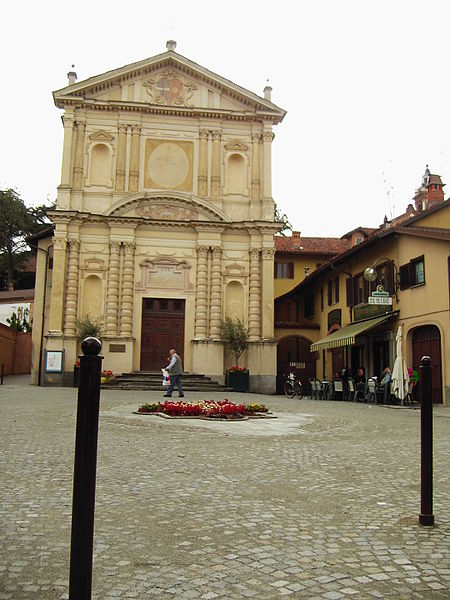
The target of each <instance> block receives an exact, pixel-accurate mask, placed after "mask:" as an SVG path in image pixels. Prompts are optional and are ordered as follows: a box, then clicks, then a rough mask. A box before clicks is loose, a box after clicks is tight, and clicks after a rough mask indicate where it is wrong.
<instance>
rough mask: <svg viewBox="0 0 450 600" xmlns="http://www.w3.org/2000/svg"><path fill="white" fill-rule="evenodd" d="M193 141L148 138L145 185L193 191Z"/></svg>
mask: <svg viewBox="0 0 450 600" xmlns="http://www.w3.org/2000/svg"><path fill="white" fill-rule="evenodd" d="M193 155H194V144H193V142H180V141H175V140H173V141H168V140H147V141H146V143H145V174H144V187H146V188H148V189H154V190H155V189H167V190H168V189H171V190H179V191H183V192H192V182H193V175H192V174H193Z"/></svg>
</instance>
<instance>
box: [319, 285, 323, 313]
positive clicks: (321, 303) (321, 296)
mask: <svg viewBox="0 0 450 600" xmlns="http://www.w3.org/2000/svg"><path fill="white" fill-rule="evenodd" d="M320 310H323V286H322V287H321V288H320Z"/></svg>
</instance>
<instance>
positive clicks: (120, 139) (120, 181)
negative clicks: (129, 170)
mask: <svg viewBox="0 0 450 600" xmlns="http://www.w3.org/2000/svg"><path fill="white" fill-rule="evenodd" d="M126 155H127V126H126V125H124V124H123V123H119V127H118V135H117V162H116V190H117V191H118V192H123V191H124V190H125V171H126Z"/></svg>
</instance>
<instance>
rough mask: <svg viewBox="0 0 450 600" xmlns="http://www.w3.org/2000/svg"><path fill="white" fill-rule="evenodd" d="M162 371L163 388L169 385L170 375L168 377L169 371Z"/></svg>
mask: <svg viewBox="0 0 450 600" xmlns="http://www.w3.org/2000/svg"><path fill="white" fill-rule="evenodd" d="M161 371H162V376H163V378H162V384H163V385H164V386H167V385H170V375H169V371H168V370H167V369H161Z"/></svg>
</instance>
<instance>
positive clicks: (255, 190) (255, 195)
mask: <svg viewBox="0 0 450 600" xmlns="http://www.w3.org/2000/svg"><path fill="white" fill-rule="evenodd" d="M252 142H253V146H252V147H253V152H252V200H259V197H260V193H261V178H260V169H259V161H260V157H259V146H260V144H261V136H260V135H259V134H253V135H252Z"/></svg>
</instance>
